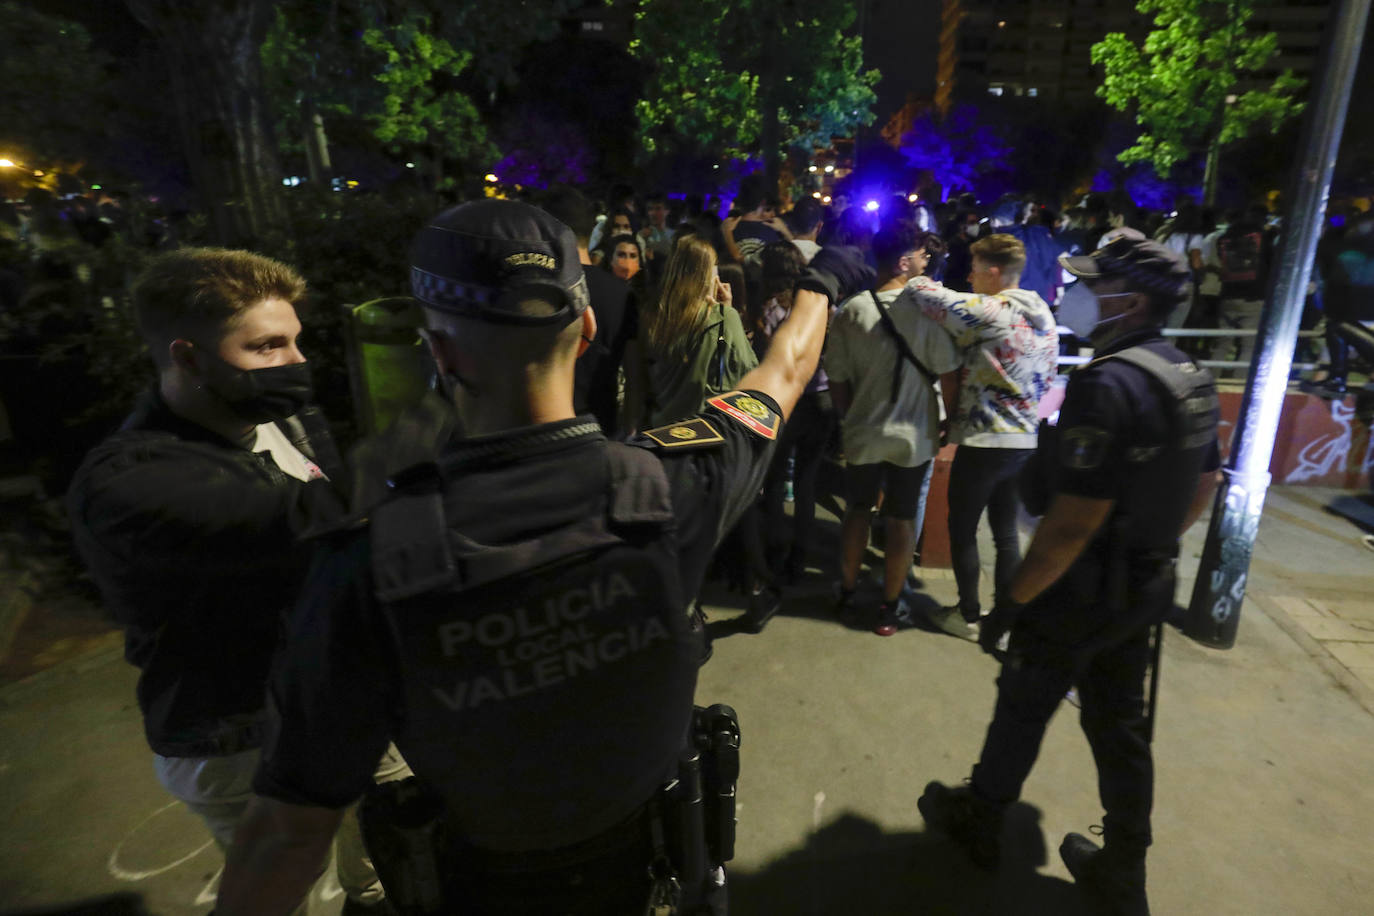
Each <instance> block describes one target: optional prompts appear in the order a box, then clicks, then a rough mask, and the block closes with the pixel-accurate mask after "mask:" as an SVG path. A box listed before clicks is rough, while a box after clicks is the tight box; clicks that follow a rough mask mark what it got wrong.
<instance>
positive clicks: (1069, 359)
mask: <svg viewBox="0 0 1374 916" xmlns="http://www.w3.org/2000/svg"><path fill="white" fill-rule="evenodd" d="M1059 333H1060V336H1075V337H1076V336H1077V335H1075V334H1074V333H1073V331H1071V330H1069V329H1068V328H1065V327H1060V328H1059ZM1161 333H1162V334H1163V336H1165V337H1218V338H1230V337H1254V336H1255V335H1256V334H1257V333H1258V329H1257V328H1164V329H1163V330H1162V332H1161ZM1325 336H1326V334H1325V332H1323V331H1299V332H1298V337H1300V338H1303V337H1305V338H1319V337H1325ZM1092 360H1093V357H1091V356H1062V355H1061V356H1060V357H1059V365H1061V366H1082V365H1085V364H1087V363H1090V362H1092ZM1197 364H1198V365H1199V366H1202V367H1203V368H1204V369H1249V368H1250V361H1249V360H1238V359H1200V360H1197ZM1320 366H1321V364H1320V363H1293V366H1292V368H1293V369H1294V370H1295V371H1307V370H1311V369H1317V368H1320Z"/></svg>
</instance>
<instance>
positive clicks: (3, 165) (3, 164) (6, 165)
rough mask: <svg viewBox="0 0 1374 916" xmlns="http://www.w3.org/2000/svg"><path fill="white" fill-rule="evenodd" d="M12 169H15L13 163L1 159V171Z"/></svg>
mask: <svg viewBox="0 0 1374 916" xmlns="http://www.w3.org/2000/svg"><path fill="white" fill-rule="evenodd" d="M12 168H15V165H14V163H13V162H11V161H10V160H8V159H0V169H12Z"/></svg>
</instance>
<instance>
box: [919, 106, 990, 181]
mask: <svg viewBox="0 0 1374 916" xmlns="http://www.w3.org/2000/svg"><path fill="white" fill-rule="evenodd" d="M898 149H899V151H900V152H901V154H902V155H903V156H904V157H906V161H907V162H908V164H910V166H911V167H912V168H914V169H916V170H918V171H928V172H930V174H931V178H932V179H934V181H935V182H936V183H937V184H938V185H940V187H941V188H942V189H944V191H945V192H947V193H957V192H961V191H973V190H975V189H976V188H977V186H978V182H979V179H980V178H982V177H983V176H985V175H988V174H990V173H992V172H996V171H999V170H1001V169H1005V168H1007V165H1008V156H1009V154H1010V153H1011V146H1010V145H1009V144H1008V143H1007V141H1006V139H1005V138H1004V137H1003V135H1002V133H1001V132H1000V131H998V130H997V129H996V128H995V127H994V126H993V125H992V123H991V122H990V121H989V120H987V119H986V118H984V116H983V113H982V112H981V111H980V110H979V109H978V108H977V107H975V106H973V105H960V106H958V107H957V108H954V109H952V110H951V111H950V112H949V114H947V115H944V116H943V117H942V116H941V115H940V113H939V112H938V111H937V110H935V109H933V108H932V109H927V110H926V111H925V112H924V113H922V114H921V115H920V116H919V117H917V118H916V119H915V121H913V122H912V127H911V130H910V131H908V132H907V133H906V134H904V135H903V136H902V139H901V144H900V146H899V147H898Z"/></svg>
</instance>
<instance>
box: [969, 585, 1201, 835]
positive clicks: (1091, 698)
mask: <svg viewBox="0 0 1374 916" xmlns="http://www.w3.org/2000/svg"><path fill="white" fill-rule="evenodd" d="M1100 572H1101V570H1100V568H1099V567H1098V566H1097V565H1096V563H1095V561H1094V560H1093V559H1092V558H1089V559H1087V560H1080V562H1079V564H1076V565H1075V568H1074V569H1073V570H1071V571H1070V572H1069V573H1068V574H1067V575H1066V576H1065V578H1064V579H1063V580H1061V581H1060V582H1059V583H1056V586H1055V587H1054V588H1052V589H1050V590H1048V591H1047V592H1046V593H1045V594H1044V595H1043V596H1042V597H1041V599H1040V600H1037V601H1036V602H1034V603H1033V604H1031V605H1030V606H1028V607H1027V608H1026V609H1025V611H1024V612H1023V614H1022V617H1021V619H1020V620H1019V621H1018V624H1017V626H1016V627H1015V628H1014V629H1013V630H1012V637H1011V651H1010V652H1009V655H1008V659H1007V661H1006V662H1005V663H1004V664H1003V666H1002V672H1001V675H1000V676H999V677H998V679H997V706H996V710H995V712H994V713H993V719H992V724H991V725H989V726H988V734H987V738H986V739H985V741H984V743H983V752H982V755H981V757H980V759H979V761H978V764H977V765H976V766H975V767H974V769H973V788H974V790H975V791H977V792H978V794H979V795H981V796H983V797H984V798H986V799H988V800H989V801H993V802H997V803H1000V804H1006V803H1009V802H1012V801H1015V800H1016V799H1018V798H1020V796H1021V787H1022V785H1023V784H1024V783H1025V781H1026V777H1027V776H1029V775H1030V771H1031V767H1032V766H1033V765H1034V764H1035V758H1036V756H1037V755H1038V754H1039V752H1040V742H1041V740H1042V739H1043V738H1044V736H1045V728H1046V726H1048V725H1049V721H1050V718H1051V717H1052V716H1053V715H1054V711H1055V710H1056V709H1057V708H1058V707H1059V704H1060V702H1061V701H1062V700H1063V699H1064V695H1065V694H1066V693H1067V692H1068V690H1069V688H1070V687H1074V686H1076V687H1077V688H1078V698H1079V701H1080V703H1081V706H1082V708H1081V711H1080V716H1079V723H1080V725H1081V726H1082V728H1083V733H1084V735H1086V736H1087V739H1088V743H1089V745H1090V746H1091V747H1092V752H1093V759H1094V761H1095V762H1096V764H1097V787H1098V794H1099V796H1100V797H1101V800H1102V807H1103V809H1104V810H1105V811H1106V816H1105V817H1104V819H1103V828H1104V836H1105V839H1106V842H1107V843H1108V844H1109V845H1111V846H1113V847H1114V848H1116V849H1119V850H1121V851H1124V852H1130V851H1139V852H1142V853H1143V852H1144V850H1145V848H1146V847H1147V846H1149V845H1150V842H1151V832H1150V809H1151V807H1152V805H1153V802H1154V763H1153V760H1152V758H1151V756H1150V739H1149V726H1148V722H1147V720H1146V717H1145V673H1146V669H1148V668H1149V665H1150V628H1151V627H1152V626H1153V625H1154V624H1155V623H1157V622H1159V621H1160V620H1162V619H1163V616H1164V614H1165V613H1166V612H1167V611H1168V609H1169V607H1170V606H1171V605H1172V602H1173V594H1174V572H1173V564H1172V561H1167V562H1155V563H1149V564H1140V565H1138V566H1135V567H1133V568H1132V569H1131V570H1130V572H1129V574H1128V575H1129V584H1128V587H1127V589H1126V591H1127V596H1126V601H1125V607H1123V608H1121V609H1120V611H1119V612H1118V615H1119V616H1118V615H1109V612H1108V610H1107V608H1105V607H1104V606H1103V603H1101V602H1098V601H1096V600H1095V599H1096V596H1097V594H1098V593H1100V591H1101V589H1100V588H1099V587H1098V583H1100V582H1101V581H1102V580H1101V577H1100V575H1099V574H1100ZM1061 602H1067V603H1061ZM1110 617H1115V619H1110Z"/></svg>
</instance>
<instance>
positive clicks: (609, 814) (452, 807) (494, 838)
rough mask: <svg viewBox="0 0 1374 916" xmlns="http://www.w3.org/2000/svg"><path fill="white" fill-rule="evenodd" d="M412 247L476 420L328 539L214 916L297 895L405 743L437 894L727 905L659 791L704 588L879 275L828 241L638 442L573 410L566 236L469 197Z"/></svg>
mask: <svg viewBox="0 0 1374 916" xmlns="http://www.w3.org/2000/svg"><path fill="white" fill-rule="evenodd" d="M411 264H412V271H411V280H412V289H413V291H414V294H415V296H416V298H417V299H418V300H420V302H421V304H422V305H423V306H424V309H425V313H426V324H427V326H428V328H427V336H428V339H429V341H430V345H431V349H432V351H433V354H434V357H435V360H436V362H437V364H438V367H439V370H440V373H441V375H442V378H443V379H444V380H445V381H446V385H447V387H448V388H449V389H450V392H451V396H452V401H453V404H454V407H455V409H456V413H457V416H458V421H459V425H460V427H461V429H462V434H461V437H457V438H455V439H454V440H453V441H451V442H449V443H447V444H446V445H445V447H444V448H443V449H442V451H441V453H440V456H439V458H438V461H437V464H436V465H434V466H432V467H430V468H428V469H426V468H424V467H420V468H412V469H410V470H408V471H406V472H405V473H403V474H400V475H397V476H395V477H393V479H392V481H391V490H392V493H391V496H390V497H389V498H388V499H387V500H385V501H384V502H382V503H381V504H379V505H377V506H375V507H374V508H373V509H372V511H370V512H369V513H368V519H367V521H366V522H360V523H359V525H358V526H357V527H356V528H355V529H354V530H351V531H347V532H344V533H341V534H338V535H335V536H334V537H333V538H332V539H330V540H329V541H328V542H327V543H326V545H325V546H324V547H323V549H322V550H321V552H320V554H319V556H318V558H317V561H316V563H315V566H314V569H313V572H312V574H311V577H310V579H309V581H308V582H307V585H306V588H305V590H304V594H303V598H302V600H301V602H300V604H299V605H298V607H297V609H296V613H295V614H294V616H293V619H292V622H291V626H290V633H289V640H288V649H287V651H286V652H285V654H284V655H283V657H282V658H281V659H280V661H279V664H278V665H277V667H276V669H275V671H274V675H273V679H272V683H271V689H270V700H271V707H272V712H273V716H272V720H271V723H270V726H269V735H268V740H267V741H266V745H265V748H264V752H263V759H262V765H261V767H260V769H259V770H258V773H257V776H256V779H255V782H254V788H255V790H256V792H257V793H258V796H259V797H258V798H256V799H255V801H254V802H253V804H252V806H251V808H250V811H249V814H248V815H247V818H246V821H245V824H244V826H243V827H242V829H241V830H240V831H239V833H238V835H237V838H236V841H235V845H234V847H233V849H232V850H231V852H230V854H229V856H228V862H227V865H226V868H225V873H224V878H223V881H222V884H221V889H220V896H219V904H218V909H217V912H218V913H219V914H220V916H236V914H251V916H270V914H274V913H287V912H289V911H290V910H291V908H292V907H293V906H294V905H295V903H296V902H297V901H298V900H299V899H300V898H301V896H302V895H303V894H304V893H305V890H306V888H307V887H308V886H309V884H310V881H311V879H312V878H313V877H314V875H315V874H316V873H318V871H319V869H320V867H321V861H322V856H323V854H324V852H325V849H326V840H327V838H328V837H329V836H330V835H331V834H332V832H333V829H334V825H335V824H336V823H337V821H338V817H339V812H340V810H341V809H343V808H344V807H345V806H347V805H348V804H350V803H351V802H353V801H355V800H356V799H357V798H358V797H359V796H360V795H361V794H362V793H363V792H364V790H365V789H367V787H368V781H369V776H370V774H371V770H370V766H371V764H373V763H375V761H376V758H377V757H378V755H379V754H380V752H381V749H382V748H384V747H385V746H386V744H387V742H388V741H389V740H394V741H395V743H396V744H397V745H398V746H399V747H400V749H401V751H402V753H403V754H404V755H405V757H406V759H407V760H408V761H409V762H410V764H411V765H412V768H413V770H414V771H415V773H416V776H417V779H418V781H419V784H420V785H421V786H423V789H424V790H425V791H426V792H427V793H429V794H430V795H432V796H433V797H434V798H435V799H436V800H437V801H436V805H437V808H438V810H439V812H440V816H439V823H438V827H437V831H436V832H437V833H438V834H440V835H442V836H443V837H444V838H445V839H444V841H443V843H442V844H441V846H442V848H441V851H440V852H439V854H438V858H439V868H438V874H439V875H440V877H439V878H438V879H437V883H439V884H442V885H443V889H444V901H443V902H442V903H441V904H438V905H437V907H435V908H432V909H431V910H430V911H433V912H462V913H596V914H620V913H625V914H630V913H634V914H642V913H645V912H646V911H647V912H662V913H668V912H681V913H690V912H702V913H709V912H716V913H719V912H723V909H721V907H723V897H724V895H723V887H722V884H723V880H724V873H723V871H722V870H721V869H718V868H716V869H705V870H704V873H703V869H702V868H701V867H700V860H701V850H699V849H692V848H683V844H682V843H681V842H679V843H677V844H676V846H677V848H676V850H674V849H673V847H674V845H675V844H674V843H673V841H672V837H673V836H674V835H678V836H681V835H682V831H681V830H679V829H677V828H678V827H679V826H680V822H681V817H680V816H675V815H674V814H673V812H671V811H666V812H665V811H664V804H663V803H662V800H663V799H664V798H665V794H666V793H665V792H664V790H663V788H662V787H664V786H665V785H668V786H670V787H671V786H673V785H674V780H675V779H677V778H678V777H679V776H680V774H681V772H682V770H681V766H682V760H683V755H684V746H685V745H686V744H687V743H688V735H689V726H690V723H691V720H692V718H693V705H692V703H693V692H694V689H695V685H696V672H697V666H698V660H699V659H700V657H701V654H702V645H701V638H702V636H701V633H700V632H699V631H697V630H694V629H693V628H692V627H691V626H690V625H689V614H688V611H689V602H690V599H691V598H692V596H693V595H695V594H696V593H697V589H698V587H699V585H700V583H701V580H702V576H703V574H704V572H705V568H706V565H707V561H708V559H709V557H710V555H711V553H712V551H713V550H714V548H715V546H716V545H717V543H718V542H719V540H720V538H721V536H722V534H723V533H724V532H726V531H728V530H729V529H730V527H731V526H732V525H733V524H734V523H735V520H736V519H737V518H738V516H739V514H740V513H741V512H742V511H743V510H744V509H745V507H746V506H747V505H748V504H749V503H750V502H751V501H752V499H753V498H754V496H755V495H756V493H757V491H758V487H759V485H760V482H761V480H762V478H763V475H764V472H765V470H766V469H767V467H768V462H769V458H770V455H771V452H772V449H773V443H774V440H775V439H776V437H777V435H778V431H779V429H780V427H781V425H782V423H783V421H784V419H785V418H786V416H787V414H788V412H789V411H791V409H792V407H793V405H794V404H795V402H796V400H797V398H798V396H799V395H800V393H801V391H802V389H803V387H804V386H805V384H806V381H807V380H808V379H809V378H810V377H811V374H812V372H813V371H814V369H815V366H816V363H817V361H818V359H819V355H820V350H821V344H822V340H823V337H824V333H825V324H826V315H827V311H828V305H829V303H830V302H832V301H837V300H838V299H840V298H842V297H844V296H846V295H849V294H851V293H852V292H853V291H855V290H857V289H861V288H863V287H864V286H865V285H866V284H868V283H871V280H872V275H871V272H870V271H869V270H868V268H866V267H864V266H863V264H862V261H861V260H860V259H859V258H858V257H857V253H853V252H848V251H840V250H836V249H831V250H830V251H829V253H827V252H822V253H821V254H819V255H818V256H817V263H816V264H815V266H814V267H813V268H812V269H811V270H810V271H809V273H808V274H807V275H806V277H805V278H804V279H803V280H802V281H801V283H800V284H799V288H798V292H797V295H796V304H795V305H794V307H793V310H792V313H791V317H789V318H788V320H787V321H786V322H785V323H784V324H783V325H782V326H781V328H780V329H779V330H778V333H777V336H776V337H775V338H774V342H773V346H772V347H771V348H770V349H769V355H768V358H767V359H765V360H764V362H763V363H762V364H760V365H759V367H758V368H757V369H755V370H754V371H752V372H750V373H749V374H748V375H747V376H745V378H744V379H743V380H742V381H741V382H740V386H739V387H740V390H739V391H736V392H731V393H728V394H726V395H723V396H721V397H718V398H714V399H712V400H711V401H710V403H709V405H708V406H707V407H706V408H705V410H704V411H703V412H702V413H701V414H700V415H697V416H693V417H684V418H682V420H681V421H680V422H677V423H673V424H670V425H668V426H665V427H663V428H661V429H654V430H649V431H647V432H646V433H645V434H644V435H643V436H642V437H641V438H640V439H639V440H638V441H637V442H635V443H632V444H628V445H627V444H620V443H614V442H609V441H608V440H607V439H606V438H605V437H604V435H603V434H602V432H601V430H600V428H599V426H598V425H597V423H596V422H595V420H594V419H593V418H590V417H578V416H576V415H575V414H574V412H573V408H572V392H573V376H574V365H575V362H576V359H577V357H578V355H579V354H580V353H581V352H582V351H583V350H584V349H585V348H586V346H587V342H588V340H589V339H591V338H593V337H594V336H595V334H596V316H595V315H594V314H593V312H592V311H591V309H589V308H588V307H587V294H586V286H585V281H584V279H583V275H582V269H581V266H580V265H579V263H578V257H577V244H576V240H575V238H574V236H573V233H572V232H571V231H570V230H569V229H568V228H566V227H565V226H563V225H562V224H561V223H559V222H557V221H556V220H554V219H553V218H552V217H550V216H548V215H547V214H545V213H544V212H543V211H541V210H539V209H537V208H535V207H532V206H529V205H527V204H523V203H519V202H515V201H504V200H484V201H478V202H473V203H468V204H464V205H461V206H458V207H455V208H453V209H450V210H447V211H445V212H444V213H441V214H440V215H439V216H437V217H436V218H435V219H434V220H433V221H432V222H431V223H430V224H429V226H428V227H426V228H425V229H423V230H422V231H421V232H420V233H419V235H418V236H417V238H416V240H415V243H414V246H413V248H412V251H411ZM689 800H690V799H689ZM366 826H367V825H366V824H365V827H366ZM665 835H666V836H667V839H666V840H665ZM665 850H666V855H665ZM684 860H685V861H684ZM691 862H696V863H697V865H695V866H693V865H691V864H688V863H691ZM412 864H413V863H412ZM416 870H417V869H411V871H416ZM379 871H381V866H380V865H379ZM693 872H696V873H697V874H696V875H693ZM382 877H383V881H384V882H386V881H387V873H386V872H385V871H382ZM708 900H709V902H707V901H708ZM650 903H652V904H653V906H652V907H651V906H649V904H650ZM660 906H661V908H658V909H656V908H655V907H660ZM713 906H714V907H715V908H714V909H713Z"/></svg>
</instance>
